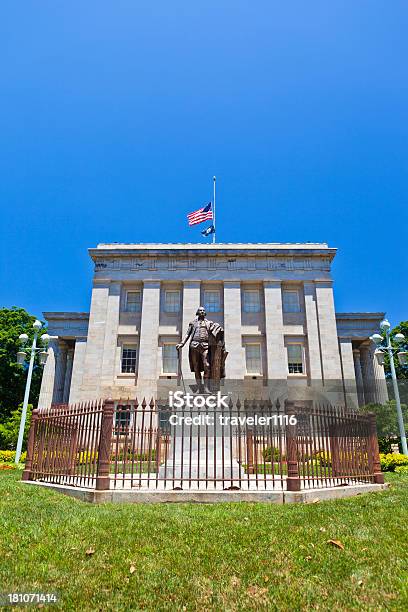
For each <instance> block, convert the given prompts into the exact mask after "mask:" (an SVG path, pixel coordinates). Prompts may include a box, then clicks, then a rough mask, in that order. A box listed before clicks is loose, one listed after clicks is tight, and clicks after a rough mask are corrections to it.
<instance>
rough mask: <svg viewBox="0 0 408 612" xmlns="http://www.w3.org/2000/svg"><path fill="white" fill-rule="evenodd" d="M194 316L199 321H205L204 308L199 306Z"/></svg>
mask: <svg viewBox="0 0 408 612" xmlns="http://www.w3.org/2000/svg"><path fill="white" fill-rule="evenodd" d="M196 315H197V317H198V318H199V319H205V317H206V316H207V313H206V312H205V308H204V306H200V308H198V310H197V312H196Z"/></svg>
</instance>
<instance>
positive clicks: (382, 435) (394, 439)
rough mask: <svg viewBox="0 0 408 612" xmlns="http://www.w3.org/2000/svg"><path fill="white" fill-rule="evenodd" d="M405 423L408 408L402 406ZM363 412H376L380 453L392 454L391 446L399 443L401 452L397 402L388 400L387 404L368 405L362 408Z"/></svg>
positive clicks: (405, 421)
mask: <svg viewBox="0 0 408 612" xmlns="http://www.w3.org/2000/svg"><path fill="white" fill-rule="evenodd" d="M401 410H402V415H403V419H404V423H407V422H408V407H407V405H406V404H401ZM360 411H361V412H374V414H375V416H376V421H377V435H378V443H379V447H380V453H390V452H391V444H393V443H394V444H395V443H398V444H399V447H400V452H402V451H401V441H400V437H399V436H400V431H399V426H398V418H397V408H396V402H395V400H388V402H386V403H385V404H366V405H365V406H362V408H360Z"/></svg>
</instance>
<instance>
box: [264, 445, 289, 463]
mask: <svg viewBox="0 0 408 612" xmlns="http://www.w3.org/2000/svg"><path fill="white" fill-rule="evenodd" d="M262 456H263V458H264V460H265V461H272V457H273V460H274V461H277V462H278V461H285V455H284V454H283V453H282V455H281V452H280V449H279V448H277V447H276V446H267V447H266V448H265V450H264V451H263V452H262Z"/></svg>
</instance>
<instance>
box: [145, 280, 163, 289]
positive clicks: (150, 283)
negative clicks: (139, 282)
mask: <svg viewBox="0 0 408 612" xmlns="http://www.w3.org/2000/svg"><path fill="white" fill-rule="evenodd" d="M160 285H161V282H160V281H158V280H145V281H143V288H145V289H160Z"/></svg>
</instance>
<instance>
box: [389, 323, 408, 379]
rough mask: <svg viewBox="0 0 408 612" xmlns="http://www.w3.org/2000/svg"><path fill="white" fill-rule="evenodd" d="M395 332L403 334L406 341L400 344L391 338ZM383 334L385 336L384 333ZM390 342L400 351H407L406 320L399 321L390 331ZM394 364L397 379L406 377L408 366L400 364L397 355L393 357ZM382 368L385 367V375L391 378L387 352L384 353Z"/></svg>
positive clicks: (407, 331) (407, 326)
mask: <svg viewBox="0 0 408 612" xmlns="http://www.w3.org/2000/svg"><path fill="white" fill-rule="evenodd" d="M395 334H404V336H405V338H406V341H405V342H403V343H402V344H397V343H396V342H394V340H393V337H394V336H395ZM383 335H384V338H385V334H383ZM391 344H392V346H393V347H394V348H398V349H399V350H401V351H408V321H401V323H400V324H399V325H397V326H396V327H394V329H393V330H392V332H391ZM394 364H395V371H396V374H397V378H398V379H408V367H407V366H401V365H400V362H399V361H398V356H397V355H396V356H395V357H394ZM384 368H385V375H386V377H387V378H391V369H390V359H389V357H388V353H386V354H385V359H384Z"/></svg>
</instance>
